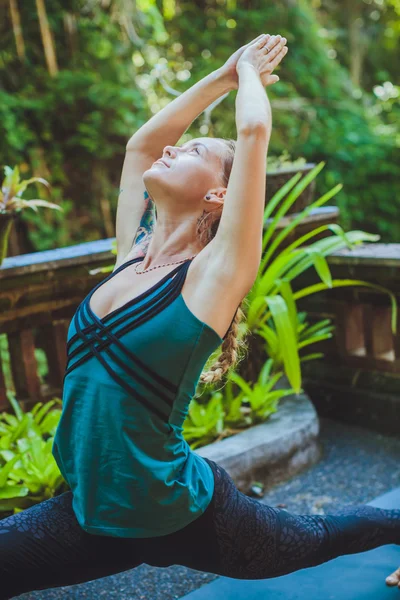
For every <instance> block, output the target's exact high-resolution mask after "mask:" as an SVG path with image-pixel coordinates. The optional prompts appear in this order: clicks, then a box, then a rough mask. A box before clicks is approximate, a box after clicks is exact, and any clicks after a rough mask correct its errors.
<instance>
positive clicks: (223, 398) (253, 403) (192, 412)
mask: <svg viewBox="0 0 400 600" xmlns="http://www.w3.org/2000/svg"><path fill="white" fill-rule="evenodd" d="M272 364H273V360H272V359H271V358H270V359H268V360H267V361H266V363H265V364H264V366H263V368H262V369H261V372H260V374H259V377H258V380H257V381H256V382H255V383H254V384H249V383H247V382H246V381H245V380H244V379H243V377H241V376H240V375H239V374H238V373H235V372H231V373H230V375H229V380H228V382H227V384H226V386H225V388H224V390H225V395H223V394H222V393H221V392H220V391H216V392H214V393H212V395H211V398H210V399H209V401H208V402H207V403H199V402H197V401H196V399H194V398H193V399H192V401H191V402H190V405H189V410H188V415H187V417H186V419H185V421H184V423H183V435H184V437H185V439H186V441H187V442H188V443H189V445H190V447H191V448H192V449H194V448H197V447H199V446H204V445H206V444H210V443H211V442H213V441H219V440H220V439H223V438H225V437H229V436H230V435H232V434H234V433H238V432H239V431H241V430H242V429H244V428H247V427H251V426H252V425H257V424H259V423H262V422H264V421H265V420H266V419H267V418H268V417H269V416H270V415H271V414H272V413H274V412H276V411H277V406H278V403H279V400H280V399H281V398H283V397H284V396H288V395H290V394H293V393H294V390H293V389H291V388H290V389H274V386H275V385H276V384H277V382H278V381H279V379H280V378H281V377H282V371H281V372H278V373H275V374H274V375H272V374H271V369H272ZM233 383H235V384H237V385H238V387H239V388H240V391H239V393H238V394H236V395H235V394H234V393H233V389H232V384H233ZM237 428H239V429H237Z"/></svg>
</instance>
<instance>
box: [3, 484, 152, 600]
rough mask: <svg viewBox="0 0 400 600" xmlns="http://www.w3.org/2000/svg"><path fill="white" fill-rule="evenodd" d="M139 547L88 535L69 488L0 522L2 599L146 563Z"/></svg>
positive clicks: (106, 537)
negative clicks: (81, 524)
mask: <svg viewBox="0 0 400 600" xmlns="http://www.w3.org/2000/svg"><path fill="white" fill-rule="evenodd" d="M137 547H138V546H137V545H135V544H133V543H132V540H129V546H128V543H127V540H126V538H116V537H110V536H97V535H91V534H88V533H86V532H85V531H84V530H83V529H82V528H81V527H80V525H79V523H78V521H77V519H76V516H75V513H74V511H73V509H72V492H71V491H68V492H65V493H64V494H61V495H59V496H55V497H54V498H50V499H49V500H45V501H43V502H40V503H39V504H36V505H34V506H31V507H30V508H27V509H25V510H23V511H21V512H20V513H17V514H15V515H12V516H10V517H6V518H5V519H2V520H0V600H6V599H8V598H12V597H14V596H17V595H19V594H22V593H23V592H29V591H33V590H43V589H48V588H53V587H60V586H64V585H66V586H68V585H74V584H77V583H83V582H85V581H91V580H93V579H99V578H101V577H106V576H108V575H113V574H114V573H119V572H121V571H126V570H128V569H132V568H134V567H135V566H137V565H138V564H141V563H142V560H140V559H139V556H138V553H137Z"/></svg>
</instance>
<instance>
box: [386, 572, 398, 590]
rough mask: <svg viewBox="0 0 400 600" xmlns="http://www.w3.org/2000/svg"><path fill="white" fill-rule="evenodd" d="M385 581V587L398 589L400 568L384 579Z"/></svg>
mask: <svg viewBox="0 0 400 600" xmlns="http://www.w3.org/2000/svg"><path fill="white" fill-rule="evenodd" d="M385 581H386V583H387V585H390V586H391V587H392V586H395V585H397V586H399V588H400V567H399V568H398V569H396V570H395V571H394V572H393V573H391V574H390V575H389V576H388V577H386V580H385Z"/></svg>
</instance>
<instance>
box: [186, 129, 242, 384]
mask: <svg viewBox="0 0 400 600" xmlns="http://www.w3.org/2000/svg"><path fill="white" fill-rule="evenodd" d="M219 139H221V140H222V141H223V142H225V143H226V144H227V146H228V153H227V156H226V157H225V160H224V164H223V174H222V177H223V185H224V187H227V185H228V181H229V176H230V173H231V170H232V164H233V159H234V156H235V148H236V143H235V140H231V139H228V140H226V139H223V138H219ZM221 214H222V210H221V209H217V210H214V211H210V212H207V211H204V212H203V215H202V216H201V217H200V219H199V221H198V226H197V235H198V237H199V239H200V241H201V242H202V243H203V244H204V245H207V244H208V243H209V242H210V241H211V240H212V239H213V238H214V236H215V234H216V233H217V230H218V226H219V223H220V220H221ZM245 303H246V299H245V298H244V299H243V300H242V302H241V303H240V304H239V306H238V308H237V311H236V314H235V317H234V319H233V321H232V323H231V325H230V327H229V330H228V331H227V333H226V336H225V339H224V341H223V343H222V345H221V353H220V355H219V357H218V359H217V360H216V361H215V362H214V364H212V365H211V366H210V367H209V369H208V370H204V371H203V372H202V373H201V375H200V381H201V382H203V383H214V382H216V381H219V380H220V379H221V378H222V376H223V375H224V374H225V373H226V372H227V371H228V369H229V368H230V367H232V368H233V367H234V366H235V365H236V364H237V363H238V360H239V358H240V357H242V358H243V356H244V355H242V354H241V353H240V352H239V351H240V350H247V345H246V344H245V342H244V341H243V339H241V338H242V336H240V335H239V325H240V323H241V321H242V320H243V318H244V316H245V313H244V311H243V308H242V307H244V305H245Z"/></svg>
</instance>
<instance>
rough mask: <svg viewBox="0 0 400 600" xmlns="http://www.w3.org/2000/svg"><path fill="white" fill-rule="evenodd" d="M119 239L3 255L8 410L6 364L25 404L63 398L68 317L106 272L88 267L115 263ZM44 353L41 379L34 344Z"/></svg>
mask: <svg viewBox="0 0 400 600" xmlns="http://www.w3.org/2000/svg"><path fill="white" fill-rule="evenodd" d="M114 240H115V238H108V239H105V240H99V241H95V242H88V243H83V244H77V245H76V246H69V247H67V248H61V249H59V250H47V251H45V252H34V253H31V254H22V255H20V256H13V257H9V258H6V259H4V261H3V263H2V265H1V267H0V334H6V338H7V341H8V352H9V363H8V365H5V364H4V360H3V362H2V356H1V355H0V410H9V409H10V404H9V401H8V398H7V395H6V389H8V387H6V385H7V382H6V378H5V372H6V369H9V371H10V373H11V378H12V384H13V388H14V390H15V395H16V398H17V400H18V401H19V402H20V404H21V406H22V407H23V408H24V409H26V408H30V407H31V406H32V405H33V404H34V403H35V402H38V401H43V402H44V401H47V400H49V399H51V398H53V397H54V396H58V397H61V390H62V380H63V377H64V371H65V366H66V339H67V332H68V325H69V322H70V320H71V318H72V316H73V314H74V312H75V310H76V309H77V307H78V305H79V304H80V302H81V301H82V299H83V298H84V297H85V296H86V294H88V293H89V291H90V290H91V289H92V288H93V287H94V286H95V285H96V284H97V283H98V282H99V281H101V280H102V279H104V277H105V276H106V275H105V274H104V273H101V272H100V273H97V274H96V275H91V274H90V271H91V270H95V269H101V268H103V267H106V266H110V265H113V264H114V263H115V255H114V254H113V253H112V243H113V241H114ZM36 348H41V349H42V350H43V351H44V353H45V356H46V359H47V365H48V373H47V376H46V377H45V378H44V381H41V380H40V377H39V374H38V365H37V361H36V357H35V349H36ZM2 354H4V353H2Z"/></svg>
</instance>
